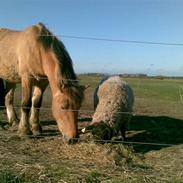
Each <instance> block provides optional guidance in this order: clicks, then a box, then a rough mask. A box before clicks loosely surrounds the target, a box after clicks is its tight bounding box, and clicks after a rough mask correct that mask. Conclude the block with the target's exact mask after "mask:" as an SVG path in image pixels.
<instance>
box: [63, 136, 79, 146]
mask: <svg viewBox="0 0 183 183" xmlns="http://www.w3.org/2000/svg"><path fill="white" fill-rule="evenodd" d="M63 141H64V143H67V144H76V143H77V142H78V141H79V136H77V137H75V138H68V137H67V136H65V135H63Z"/></svg>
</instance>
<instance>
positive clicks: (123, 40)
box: [38, 34, 183, 46]
mask: <svg viewBox="0 0 183 183" xmlns="http://www.w3.org/2000/svg"><path fill="white" fill-rule="evenodd" d="M38 36H43V37H55V36H56V37H63V38H69V39H81V40H91V41H104V42H118V43H132V44H148V45H161V46H183V43H170V42H155V41H137V40H125V39H109V38H99V37H85V36H72V35H44V34H41V35H38Z"/></svg>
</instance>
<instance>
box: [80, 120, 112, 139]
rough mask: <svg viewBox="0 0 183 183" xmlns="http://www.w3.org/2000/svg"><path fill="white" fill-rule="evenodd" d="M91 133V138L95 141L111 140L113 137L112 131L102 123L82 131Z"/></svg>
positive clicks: (94, 124)
mask: <svg viewBox="0 0 183 183" xmlns="http://www.w3.org/2000/svg"><path fill="white" fill-rule="evenodd" d="M85 131H91V133H92V136H93V138H94V139H95V140H96V141H100V140H101V141H105V140H111V138H112V136H113V130H112V128H110V127H109V126H108V125H107V124H106V123H104V122H103V121H101V122H97V123H93V124H92V125H90V126H88V127H86V128H85V129H83V132H85Z"/></svg>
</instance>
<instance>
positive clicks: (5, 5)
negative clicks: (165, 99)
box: [0, 0, 183, 76]
mask: <svg viewBox="0 0 183 183" xmlns="http://www.w3.org/2000/svg"><path fill="white" fill-rule="evenodd" d="M182 7H183V1H182V0H6V1H1V6H0V27H8V28H11V29H19V30H21V29H23V28H25V27H27V26H29V25H32V24H36V23H38V22H43V23H45V24H46V25H47V26H48V28H49V29H50V30H51V31H52V32H53V33H54V34H56V35H58V36H59V39H61V40H62V41H63V42H64V44H65V46H66V47H67V49H68V51H69V53H70V55H71V57H72V59H73V63H74V69H75V71H76V72H77V73H84V72H105V73H113V74H116V73H146V74H149V75H160V74H161V75H169V76H170V75H174V76H176V75H177V76H182V75H183V46H162V45H146V44H132V43H119V42H105V41H92V40H81V39H71V38H66V37H62V35H70V36H81V37H97V38H108V39H122V40H136V41H152V42H170V43H183V11H182Z"/></svg>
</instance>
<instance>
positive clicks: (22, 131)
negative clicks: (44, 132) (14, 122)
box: [18, 128, 32, 137]
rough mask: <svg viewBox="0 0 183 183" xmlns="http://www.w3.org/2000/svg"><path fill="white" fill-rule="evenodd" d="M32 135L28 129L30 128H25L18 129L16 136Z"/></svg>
mask: <svg viewBox="0 0 183 183" xmlns="http://www.w3.org/2000/svg"><path fill="white" fill-rule="evenodd" d="M31 135H32V132H31V131H30V129H29V128H27V129H23V130H22V129H21V130H20V129H19V130H18V136H19V137H29V136H31Z"/></svg>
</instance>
